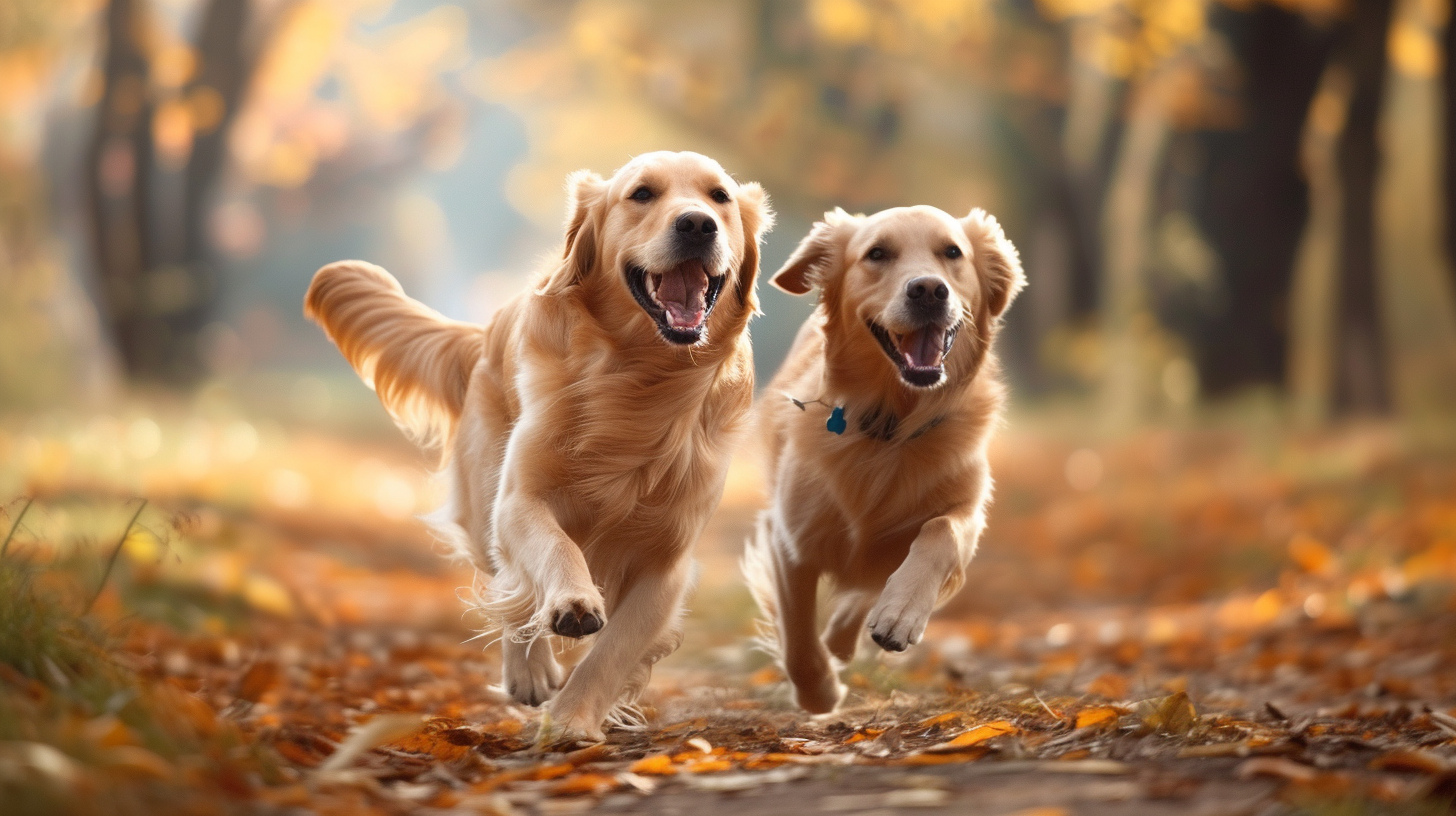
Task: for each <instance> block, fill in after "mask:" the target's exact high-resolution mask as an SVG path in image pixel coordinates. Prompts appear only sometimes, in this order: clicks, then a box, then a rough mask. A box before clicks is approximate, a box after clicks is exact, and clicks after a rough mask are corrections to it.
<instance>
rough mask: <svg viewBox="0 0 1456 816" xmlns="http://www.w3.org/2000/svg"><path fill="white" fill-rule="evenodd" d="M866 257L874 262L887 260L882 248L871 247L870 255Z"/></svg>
mask: <svg viewBox="0 0 1456 816" xmlns="http://www.w3.org/2000/svg"><path fill="white" fill-rule="evenodd" d="M865 257H866V258H869V259H870V260H872V261H883V260H884V259H885V250H884V249H883V248H881V247H870V251H869V254H867V255H865Z"/></svg>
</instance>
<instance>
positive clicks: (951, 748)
mask: <svg viewBox="0 0 1456 816" xmlns="http://www.w3.org/2000/svg"><path fill="white" fill-rule="evenodd" d="M1017 731H1018V729H1017V727H1016V726H1014V725H1012V724H1011V723H1009V722H1007V721H1006V720H997V721H996V722H991V723H986V724H985V725H978V726H976V727H975V728H972V729H970V730H969V731H964V732H962V733H960V734H957V735H956V736H955V737H954V738H953V739H950V740H947V741H945V742H942V743H939V744H937V745H932V746H930V747H929V748H926V749H925V753H928V754H944V753H952V752H955V751H961V750H964V749H966V748H970V747H972V746H974V745H980V744H981V743H983V742H985V741H986V740H989V739H994V738H996V737H1000V736H1005V735H1007V734H1015V733H1017Z"/></svg>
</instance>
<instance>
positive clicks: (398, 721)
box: [318, 714, 425, 774]
mask: <svg viewBox="0 0 1456 816" xmlns="http://www.w3.org/2000/svg"><path fill="white" fill-rule="evenodd" d="M424 723H425V718H424V717H422V716H420V715H419V714H385V715H382V716H379V717H375V718H374V719H372V720H370V721H369V722H368V723H365V724H364V725H363V726H362V727H360V728H358V729H355V731H354V732H353V733H352V734H350V735H349V736H348V738H347V739H345V740H344V741H343V743H341V744H340V745H339V750H337V751H335V752H334V753H333V755H332V756H330V757H329V758H328V759H327V760H326V761H325V762H324V763H323V764H322V765H320V766H319V768H318V772H319V773H321V774H327V773H332V772H335V771H342V770H344V769H345V768H347V767H349V766H350V765H352V764H354V761H355V760H357V759H358V758H359V757H360V756H362V755H363V754H364V753H365V752H367V751H369V750H371V749H373V748H378V747H379V746H381V745H384V744H385V743H388V742H394V741H395V740H398V739H404V738H405V737H408V736H409V735H411V734H413V733H415V732H416V731H418V730H419V729H420V726H422V725H424Z"/></svg>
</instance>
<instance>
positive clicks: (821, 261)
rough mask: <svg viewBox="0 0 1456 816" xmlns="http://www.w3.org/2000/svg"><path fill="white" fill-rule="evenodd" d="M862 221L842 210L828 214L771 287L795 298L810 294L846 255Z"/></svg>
mask: <svg viewBox="0 0 1456 816" xmlns="http://www.w3.org/2000/svg"><path fill="white" fill-rule="evenodd" d="M861 217H862V216H858V215H850V214H849V213H847V212H845V211H844V210H842V209H840V208H838V207H835V208H834V209H833V210H832V211H830V212H827V213H824V220H823V221H816V222H814V227H813V229H810V230H809V234H808V235H806V236H804V240H802V241H800V242H799V247H798V248H797V249H795V250H794V254H793V255H790V256H789V259H788V260H787V261H784V265H783V267H781V268H780V269H779V271H777V272H775V273H774V276H773V278H772V279H771V280H770V281H769V283H772V284H773V285H774V286H777V287H778V288H780V289H782V290H784V291H785V292H788V293H789V294H791V295H806V294H808V293H809V290H810V289H813V288H814V284H816V283H819V282H820V279H821V278H822V276H823V275H824V273H825V272H827V271H828V270H829V265H830V264H831V263H833V262H834V259H835V258H836V257H838V256H839V254H840V253H841V252H842V251H843V249H844V242H845V241H847V240H848V239H849V234H850V233H851V232H852V231H853V230H854V226H855V224H857V223H858V222H859V220H860V218H861Z"/></svg>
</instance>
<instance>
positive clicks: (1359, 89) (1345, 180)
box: [1333, 0, 1395, 413]
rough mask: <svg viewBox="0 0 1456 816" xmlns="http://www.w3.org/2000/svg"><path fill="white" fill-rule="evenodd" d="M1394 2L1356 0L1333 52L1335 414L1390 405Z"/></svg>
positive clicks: (1384, 408) (1373, 410)
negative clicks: (1386, 170) (1389, 94)
mask: <svg viewBox="0 0 1456 816" xmlns="http://www.w3.org/2000/svg"><path fill="white" fill-rule="evenodd" d="M1394 7H1395V3H1394V0H1361V2H1358V3H1355V4H1353V8H1352V10H1351V12H1350V16H1349V17H1348V18H1347V19H1345V20H1343V21H1342V22H1341V24H1340V33H1339V43H1338V45H1337V51H1336V56H1335V58H1336V59H1337V60H1339V61H1340V62H1341V63H1342V64H1343V65H1344V66H1345V69H1346V70H1347V71H1348V73H1349V75H1350V79H1351V86H1350V104H1349V112H1348V114H1347V117H1346V121H1345V128H1344V132H1343V133H1342V134H1341V136H1340V141H1339V145H1338V147H1337V149H1336V164H1337V167H1338V169H1339V176H1340V190H1341V192H1342V201H1341V205H1342V206H1341V219H1340V221H1341V224H1340V226H1341V230H1340V232H1341V235H1340V237H1341V244H1340V250H1339V253H1338V258H1339V262H1340V267H1339V269H1340V277H1339V295H1338V301H1339V302H1338V305H1337V307H1336V309H1337V312H1336V314H1337V318H1336V329H1335V343H1336V351H1335V372H1334V375H1335V383H1334V405H1333V407H1334V410H1335V411H1337V412H1339V413H1384V412H1387V411H1389V410H1390V407H1391V396H1390V391H1391V386H1390V370H1389V365H1388V361H1387V359H1386V354H1385V342H1384V338H1383V336H1382V334H1381V321H1380V303H1379V291H1378V288H1377V286H1376V281H1375V178H1376V172H1377V170H1378V167H1379V163H1380V155H1379V144H1378V143H1377V140H1376V134H1377V126H1378V124H1379V121H1380V111H1381V107H1382V105H1381V103H1382V102H1383V101H1384V96H1385V75H1386V71H1387V60H1386V41H1387V39H1388V37H1389V33H1390V21H1391V17H1392V13H1393V11H1394Z"/></svg>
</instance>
